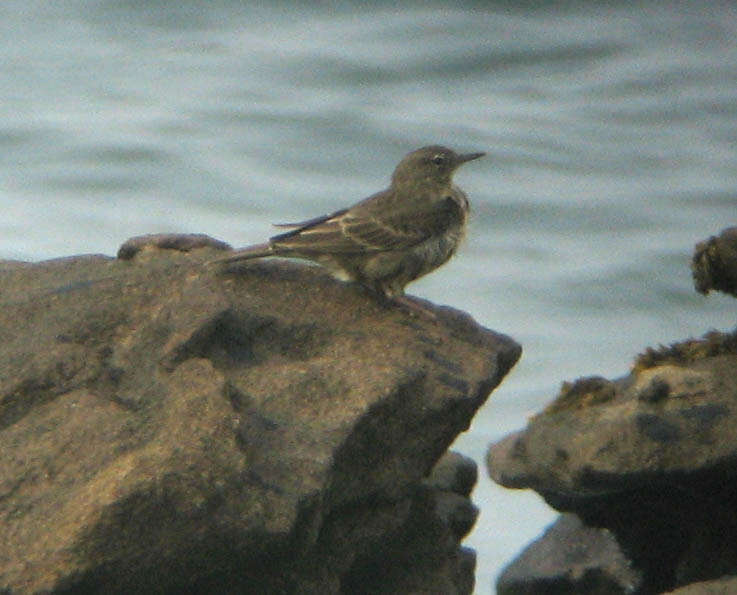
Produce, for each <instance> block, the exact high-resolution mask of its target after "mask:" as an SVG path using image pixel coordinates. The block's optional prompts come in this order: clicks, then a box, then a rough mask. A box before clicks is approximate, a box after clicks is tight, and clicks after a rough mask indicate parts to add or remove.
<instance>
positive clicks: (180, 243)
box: [0, 236, 520, 594]
mask: <svg viewBox="0 0 737 595" xmlns="http://www.w3.org/2000/svg"><path fill="white" fill-rule="evenodd" d="M154 244H158V246H159V247H158V248H156V247H154V246H153V245H154ZM224 247H225V246H224V245H218V244H217V243H214V242H212V241H210V240H209V239H208V238H203V237H202V236H185V237H178V238H177V237H170V238H168V240H166V241H161V239H156V238H153V239H152V238H146V239H145V240H142V241H141V240H139V241H133V242H129V243H127V244H126V245H125V246H124V247H123V248H122V249H121V254H120V258H118V259H113V258H109V257H105V256H99V255H91V256H79V257H70V258H64V259H59V260H52V261H47V262H41V263H36V264H30V263H19V262H11V261H4V262H0V337H2V341H0V445H1V446H2V447H1V448H0V526H1V527H2V539H0V592H2V593H13V594H15V593H38V592H55V593H75V594H77V593H167V592H168V593H229V592H242V593H379V592H380V593H469V592H471V591H472V589H473V570H474V564H475V557H474V553H473V551H471V550H467V549H465V548H463V547H461V546H460V545H459V544H460V541H461V540H462V538H463V537H464V536H465V535H466V534H467V533H468V531H469V530H470V528H471V526H472V525H473V523H474V521H475V518H476V509H475V507H474V506H473V504H472V503H471V501H470V500H469V494H470V492H471V489H472V487H473V485H474V483H475V481H476V469H475V465H474V464H473V462H472V461H469V460H468V459H465V458H463V457H461V456H459V455H455V454H447V453H446V450H447V448H448V445H449V444H450V443H451V442H452V441H453V439H454V438H455V437H456V436H457V435H458V433H459V432H462V431H463V430H465V429H466V428H467V427H468V425H469V423H470V421H471V418H472V417H473V415H474V412H475V411H476V410H477V409H478V407H479V406H481V404H483V403H484V401H485V400H486V399H487V397H488V395H489V393H490V391H491V390H492V389H493V388H494V387H495V386H496V385H497V384H498V383H499V382H500V381H501V380H502V378H503V377H504V375H505V374H506V373H507V371H508V370H509V369H510V368H511V367H512V366H513V365H514V363H515V362H516V361H517V359H518V358H519V355H520V348H519V346H518V345H517V344H516V343H515V342H514V341H513V340H511V339H510V338H508V337H506V336H503V335H499V334H496V333H493V332H491V331H489V330H487V329H484V328H482V327H480V326H479V325H477V324H476V323H475V322H474V321H473V320H471V319H470V318H469V317H468V316H467V315H465V314H462V313H460V312H457V311H454V310H451V309H449V308H439V307H435V306H432V305H430V304H425V307H426V308H428V309H430V310H431V311H432V312H433V313H434V316H435V317H434V318H433V316H432V315H429V316H427V317H425V316H422V315H417V314H412V313H409V312H407V311H406V310H404V309H401V308H397V307H394V306H392V305H388V304H381V303H378V302H377V301H376V300H375V299H374V298H373V297H372V296H371V295H368V294H366V293H365V292H364V291H362V290H361V289H360V288H358V287H355V286H352V285H347V284H342V283H339V282H337V281H334V280H332V279H331V278H330V277H328V276H327V274H326V273H325V272H324V271H323V270H322V269H320V268H316V267H309V266H305V265H297V264H293V263H289V262H284V261H273V260H272V261H258V262H252V263H248V264H245V265H242V266H232V267H231V268H230V269H228V270H225V271H223V270H222V268H221V267H217V266H203V263H204V261H206V260H209V259H211V258H213V257H215V256H217V255H218V254H219V253H218V252H217V250H218V249H220V250H221V249H223V248H224ZM164 248H166V249H164ZM438 461H440V462H438Z"/></svg>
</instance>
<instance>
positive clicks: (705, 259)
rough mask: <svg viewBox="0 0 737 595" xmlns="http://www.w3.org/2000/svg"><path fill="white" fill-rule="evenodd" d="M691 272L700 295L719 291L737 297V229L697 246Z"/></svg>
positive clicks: (713, 237) (730, 228)
mask: <svg viewBox="0 0 737 595" xmlns="http://www.w3.org/2000/svg"><path fill="white" fill-rule="evenodd" d="M691 270H692V272H693V278H694V285H695V286H696V290H697V291H699V292H700V293H709V291H711V290H717V291H723V292H725V293H729V294H731V295H733V296H735V297H737V227H729V228H727V229H725V230H724V231H722V233H720V234H719V235H718V236H712V237H710V238H709V239H708V240H706V241H704V242H700V243H699V244H697V245H696V249H695V250H694V255H693V260H692V262H691Z"/></svg>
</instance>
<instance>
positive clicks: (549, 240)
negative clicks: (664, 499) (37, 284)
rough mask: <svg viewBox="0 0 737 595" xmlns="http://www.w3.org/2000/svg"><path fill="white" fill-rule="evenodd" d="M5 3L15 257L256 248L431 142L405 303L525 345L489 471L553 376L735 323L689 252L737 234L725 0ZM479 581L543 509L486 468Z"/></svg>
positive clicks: (2, 123)
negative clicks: (429, 237)
mask: <svg viewBox="0 0 737 595" xmlns="http://www.w3.org/2000/svg"><path fill="white" fill-rule="evenodd" d="M448 4H449V3H440V2H437V3H432V2H407V3H403V4H402V5H401V7H398V6H394V5H393V4H390V3H387V4H384V3H374V4H373V5H372V6H371V8H366V6H365V5H361V4H358V3H355V4H348V3H345V4H340V5H330V4H323V5H320V6H317V7H313V8H304V7H297V6H296V5H292V4H290V3H271V4H268V5H264V6H261V7H253V6H250V7H246V6H244V5H242V4H240V3H236V2H226V1H223V0H221V1H216V2H211V3H204V2H193V1H191V0H184V1H180V2H177V3H169V2H154V1H150V2H133V1H128V2H121V1H119V0H116V1H112V0H100V1H97V2H91V1H90V2H83V1H74V0H57V1H56V2H47V1H43V0H39V1H32V0H31V1H29V0H23V1H20V0H5V1H4V2H3V3H2V5H0V49H1V53H0V258H19V259H32V260H40V259H45V258H52V257H57V256H62V255H69V254H75V253H82V252H103V253H107V254H114V253H115V251H116V250H117V247H118V246H119V244H120V243H121V242H123V241H124V240H125V239H126V238H128V237H130V236H133V235H139V234H143V233H151V232H161V231H167V232H174V231H181V232H205V233H209V234H211V235H213V236H215V237H217V238H220V239H224V240H226V241H228V242H230V243H232V244H234V245H244V244H248V243H253V242H258V241H262V240H263V239H264V238H266V237H267V236H268V235H270V234H271V233H272V230H271V229H270V227H269V224H270V223H271V222H279V221H292V220H300V219H305V218H309V217H311V216H313V215H316V214H320V213H323V212H327V211H332V210H335V209H337V208H341V207H343V206H346V205H347V204H349V203H351V202H354V201H355V200H358V199H359V198H362V197H364V196H366V195H368V194H370V193H372V192H374V191H376V190H379V189H381V188H382V187H384V185H385V184H386V182H387V181H388V177H389V174H390V172H391V170H392V168H393V167H394V165H395V164H396V162H397V161H398V160H399V159H400V158H401V157H402V156H403V155H404V154H405V153H406V152H407V151H409V150H412V149H415V148H417V147H419V146H422V145H425V144H430V143H442V144H447V145H449V146H451V147H453V148H456V149H459V150H464V151H475V150H486V151H488V152H489V156H488V157H487V158H486V159H484V160H480V161H478V162H474V163H472V164H470V165H468V166H466V167H465V168H464V169H463V170H462V171H461V172H460V174H459V175H458V176H457V181H458V183H459V184H460V185H461V186H462V187H463V188H464V189H466V191H467V192H468V194H469V197H470V199H471V201H472V206H473V219H472V222H471V227H470V231H469V235H468V239H467V242H466V244H465V246H464V247H463V249H462V251H461V253H460V254H459V255H458V257H457V258H456V259H455V260H454V261H452V262H451V263H449V264H448V265H447V266H446V267H444V268H443V269H441V270H440V271H437V272H436V273H435V274H433V275H431V276H429V277H427V278H425V279H423V280H421V281H420V282H417V283H416V284H414V285H412V286H411V287H410V293H415V294H417V295H420V296H423V297H426V298H428V299H431V300H434V301H437V302H440V303H444V304H449V305H452V306H454V307H456V308H460V309H463V310H466V311H468V312H470V313H471V314H473V316H474V317H475V318H476V319H477V320H478V321H479V322H480V323H481V324H484V325H485V326H488V327H490V328H493V329H496V330H499V331H502V332H505V333H508V334H510V335H512V336H513V337H515V338H516V339H517V340H518V341H519V342H520V343H521V344H522V345H523V347H524V350H525V351H524V355H523V359H522V360H521V362H520V363H519V364H518V366H517V367H516V368H515V369H514V370H513V372H512V373H511V374H510V376H509V377H508V378H507V380H506V381H505V382H504V383H503V385H502V386H501V387H500V388H499V389H498V390H497V391H496V392H495V393H494V394H493V395H492V397H491V399H490V400H489V402H488V403H487V405H486V406H485V407H484V408H483V409H482V410H481V411H480V412H479V414H478V416H477V417H476V419H475V421H474V423H473V426H472V427H471V429H470V430H469V432H467V433H466V434H465V435H463V436H462V437H461V438H460V439H459V440H458V442H457V444H456V447H457V449H459V450H460V451H462V452H464V453H466V454H468V455H470V456H473V457H474V458H475V459H476V460H477V461H478V462H479V464H480V465H483V456H484V453H485V450H486V448H487V446H488V444H489V443H490V442H493V441H496V440H497V439H499V438H500V437H502V436H503V435H504V434H506V433H508V432H509V431H511V430H513V429H515V428H518V427H521V426H523V425H524V423H525V419H526V417H527V416H529V415H530V414H532V413H534V412H535V411H537V410H539V409H540V408H541V407H542V406H544V405H545V403H547V402H548V401H549V400H550V399H551V398H552V397H553V396H554V394H555V393H556V391H557V389H558V386H559V384H560V382H561V381H562V380H565V379H572V378H575V377H578V376H581V375H588V374H603V375H605V376H609V377H612V376H617V375H621V374H623V373H625V372H626V371H627V368H628V365H629V362H630V361H631V359H632V357H633V355H634V354H635V353H636V352H638V351H640V350H642V349H643V348H644V347H645V346H647V345H653V344H657V343H660V342H663V343H667V342H671V341H674V340H677V339H681V338H685V337H687V336H689V335H701V334H702V333H703V332H705V331H707V330H708V329H710V328H713V327H714V328H719V329H725V330H726V329H730V328H732V326H733V325H734V323H735V305H734V302H731V301H730V300H728V299H727V298H725V297H720V296H712V297H709V298H708V299H706V298H702V297H699V296H696V295H695V294H694V292H693V290H692V286H691V279H690V273H689V270H688V261H689V256H690V253H691V250H692V247H693V244H694V243H695V242H696V241H698V240H700V239H703V238H705V237H706V236H708V235H710V234H713V233H716V232H718V231H719V230H720V229H721V228H723V227H725V226H727V225H737V42H736V41H735V40H736V39H737V12H736V11H735V9H733V8H732V5H730V4H728V3H724V4H720V3H716V2H715V3H703V2H692V3H689V2H678V3H676V2H661V3H643V4H637V3H611V2H610V3H596V2H585V3H580V4H579V3H574V2H567V3H563V4H553V3H550V4H543V5H542V7H541V5H540V4H538V3H524V2H523V3H490V2H489V3H468V4H465V5H461V4H457V5H454V6H448ZM475 500H476V502H477V504H478V505H479V506H480V507H481V509H482V514H481V517H480V520H479V523H478V525H477V528H476V529H475V531H474V533H473V534H472V535H471V537H470V538H469V539H468V540H467V543H468V544H469V545H471V546H472V547H474V548H476V549H477V551H478V574H477V592H478V593H489V592H490V589H491V585H492V582H493V579H494V577H495V575H496V573H497V572H498V571H499V569H500V567H501V566H502V565H503V564H504V563H506V562H507V561H509V560H510V559H511V558H512V557H513V556H514V555H515V553H516V552H517V550H518V549H519V548H520V547H521V546H522V545H523V544H525V543H526V542H527V541H529V540H530V539H531V538H533V537H534V536H536V535H537V534H538V533H539V532H540V531H541V529H542V528H543V527H544V525H545V524H546V523H548V522H549V521H550V520H551V519H552V518H553V514H552V513H551V512H550V511H549V510H548V509H547V508H546V506H545V505H544V504H543V503H542V502H541V501H540V500H539V499H538V498H537V497H535V496H534V495H532V494H529V493H523V492H509V491H505V490H502V489H501V488H498V487H496V486H494V485H492V483H491V482H490V480H488V478H487V476H486V473H485V471H484V468H483V466H482V467H481V476H480V481H479V485H478V487H477V489H476V491H475Z"/></svg>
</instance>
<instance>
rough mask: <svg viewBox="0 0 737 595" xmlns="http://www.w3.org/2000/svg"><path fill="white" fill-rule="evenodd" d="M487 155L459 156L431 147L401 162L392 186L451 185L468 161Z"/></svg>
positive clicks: (395, 171) (451, 151)
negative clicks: (454, 176) (459, 169)
mask: <svg viewBox="0 0 737 595" xmlns="http://www.w3.org/2000/svg"><path fill="white" fill-rule="evenodd" d="M485 154H486V153H465V154H458V153H456V152H455V151H453V150H451V149H447V148H446V147H441V146H440V145H431V146H429V147H422V148H421V149H417V150H416V151H412V152H411V153H409V154H408V155H406V156H405V157H404V159H402V161H400V162H399V165H397V167H396V169H395V170H394V174H393V175H392V185H394V186H397V185H399V186H403V185H405V184H425V183H431V184H432V183H434V184H450V180H451V177H452V176H453V172H454V171H455V170H456V169H457V168H458V167H459V166H460V165H462V164H464V163H466V161H471V160H472V159H478V158H479V157H483V156H484V155H485Z"/></svg>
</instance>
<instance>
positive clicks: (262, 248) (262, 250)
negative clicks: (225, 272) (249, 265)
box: [208, 242, 274, 264]
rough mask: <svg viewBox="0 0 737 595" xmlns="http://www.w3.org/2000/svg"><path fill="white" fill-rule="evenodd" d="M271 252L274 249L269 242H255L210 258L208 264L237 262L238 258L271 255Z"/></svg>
mask: <svg viewBox="0 0 737 595" xmlns="http://www.w3.org/2000/svg"><path fill="white" fill-rule="evenodd" d="M273 254H274V249H273V248H272V247H271V244H269V243H268V242H267V243H265V244H256V245H254V246H248V247H246V248H241V249H240V250H235V251H234V252H231V253H230V254H228V256H223V257H222V258H216V259H215V260H211V261H210V262H209V263H208V264H227V263H229V262H237V261H239V260H250V259H251V258H263V257H264V256H273Z"/></svg>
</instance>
